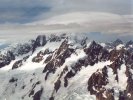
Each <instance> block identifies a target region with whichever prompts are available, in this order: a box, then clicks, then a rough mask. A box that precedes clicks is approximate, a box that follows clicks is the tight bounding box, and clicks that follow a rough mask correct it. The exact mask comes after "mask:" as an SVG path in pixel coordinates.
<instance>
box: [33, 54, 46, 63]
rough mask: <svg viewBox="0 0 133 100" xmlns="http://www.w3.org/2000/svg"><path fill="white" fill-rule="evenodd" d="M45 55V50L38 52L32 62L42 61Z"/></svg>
mask: <svg viewBox="0 0 133 100" xmlns="http://www.w3.org/2000/svg"><path fill="white" fill-rule="evenodd" d="M43 56H44V54H43V52H41V51H40V52H39V53H38V54H37V56H35V57H34V58H33V59H32V62H37V63H39V62H40V61H42V60H43Z"/></svg>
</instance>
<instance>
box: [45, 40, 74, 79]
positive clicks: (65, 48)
mask: <svg viewBox="0 0 133 100" xmlns="http://www.w3.org/2000/svg"><path fill="white" fill-rule="evenodd" d="M73 52H74V50H73V49H72V48H69V44H68V40H67V39H66V40H64V41H63V42H62V44H61V45H60V47H59V48H58V50H56V51H55V52H54V54H53V55H52V57H50V58H51V59H50V61H49V62H48V63H47V64H46V66H45V68H44V70H43V73H45V72H46V77H45V80H46V79H47V77H48V75H49V73H54V72H55V70H56V69H57V67H60V66H62V65H63V63H64V62H65V60H66V58H68V57H70V55H71V54H72V53H73Z"/></svg>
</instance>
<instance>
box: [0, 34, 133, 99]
mask: <svg viewBox="0 0 133 100" xmlns="http://www.w3.org/2000/svg"><path fill="white" fill-rule="evenodd" d="M80 35H81V34H79V35H78V36H76V35H75V34H73V35H72V34H71V35H70V34H60V35H55V34H54V35H48V36H47V35H40V36H38V37H37V38H36V39H34V40H32V42H31V43H29V44H27V45H28V47H30V48H29V49H27V46H26V45H24V44H23V45H21V46H20V47H16V48H17V49H18V50H21V53H17V52H18V50H17V51H15V52H16V53H14V51H7V52H8V53H7V54H5V55H2V54H0V67H1V68H0V81H1V83H0V100H5V99H6V100H90V99H91V100H132V99H133V95H132V94H133V87H132V83H133V79H132V74H133V72H132V65H133V51H132V50H133V48H132V47H131V46H129V47H128V48H126V46H125V44H124V43H122V42H121V41H120V40H118V41H115V42H114V43H115V44H117V45H112V44H111V43H110V44H107V43H105V44H104V46H103V45H101V43H98V42H96V41H88V36H87V35H85V34H84V35H82V36H80ZM81 37H82V38H81ZM102 44H103V43H102ZM120 45H122V46H120ZM118 47H119V49H116V48H118ZM121 47H122V48H121ZM25 51H26V52H25ZM19 52H20V51H19ZM16 54H18V55H16Z"/></svg>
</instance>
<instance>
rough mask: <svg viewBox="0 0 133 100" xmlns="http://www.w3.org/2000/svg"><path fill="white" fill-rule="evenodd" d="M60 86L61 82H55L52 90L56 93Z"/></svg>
mask: <svg viewBox="0 0 133 100" xmlns="http://www.w3.org/2000/svg"><path fill="white" fill-rule="evenodd" d="M60 86H61V81H60V80H57V81H56V83H55V84H54V89H55V90H56V92H57V91H58V90H59V88H60Z"/></svg>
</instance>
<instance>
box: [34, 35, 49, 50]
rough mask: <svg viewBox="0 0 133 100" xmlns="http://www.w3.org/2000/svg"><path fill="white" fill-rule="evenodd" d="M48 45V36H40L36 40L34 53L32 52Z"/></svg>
mask: <svg viewBox="0 0 133 100" xmlns="http://www.w3.org/2000/svg"><path fill="white" fill-rule="evenodd" d="M46 43H47V40H46V36H45V35H39V36H38V37H37V38H36V41H35V43H34V44H33V51H32V52H34V51H35V50H36V48H37V47H40V46H44V45H45V44H46Z"/></svg>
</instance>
